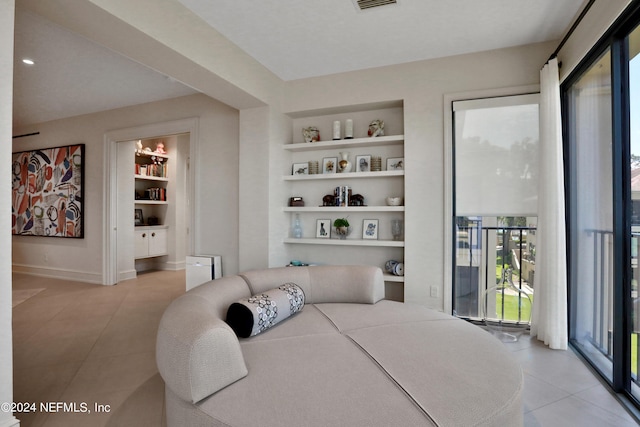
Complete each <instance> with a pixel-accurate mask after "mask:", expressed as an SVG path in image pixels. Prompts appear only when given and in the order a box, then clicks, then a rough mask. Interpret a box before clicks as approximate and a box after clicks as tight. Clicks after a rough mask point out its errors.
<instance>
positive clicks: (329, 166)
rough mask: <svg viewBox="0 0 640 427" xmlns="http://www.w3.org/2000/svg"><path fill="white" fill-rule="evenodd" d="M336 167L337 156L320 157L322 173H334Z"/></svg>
mask: <svg viewBox="0 0 640 427" xmlns="http://www.w3.org/2000/svg"><path fill="white" fill-rule="evenodd" d="M336 169H338V158H337V157H325V158H324V159H322V173H323V174H325V173H336Z"/></svg>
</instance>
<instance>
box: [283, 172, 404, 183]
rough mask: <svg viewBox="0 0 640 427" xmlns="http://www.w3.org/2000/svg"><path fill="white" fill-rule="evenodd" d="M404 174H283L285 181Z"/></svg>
mask: <svg viewBox="0 0 640 427" xmlns="http://www.w3.org/2000/svg"><path fill="white" fill-rule="evenodd" d="M394 176H399V177H402V176H404V170H397V171H379V172H348V173H319V174H313V175H285V176H284V177H283V178H282V179H284V180H285V181H310V180H315V179H318V180H320V179H360V178H389V177H394Z"/></svg>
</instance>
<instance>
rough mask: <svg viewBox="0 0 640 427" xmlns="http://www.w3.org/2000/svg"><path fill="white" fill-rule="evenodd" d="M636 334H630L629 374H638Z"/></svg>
mask: <svg viewBox="0 0 640 427" xmlns="http://www.w3.org/2000/svg"><path fill="white" fill-rule="evenodd" d="M637 368H638V334H631V372H632V373H633V375H637V374H638V369H637Z"/></svg>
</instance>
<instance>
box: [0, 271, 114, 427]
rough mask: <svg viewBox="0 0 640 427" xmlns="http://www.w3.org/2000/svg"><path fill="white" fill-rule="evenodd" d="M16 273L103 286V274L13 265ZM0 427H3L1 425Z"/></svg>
mask: <svg viewBox="0 0 640 427" xmlns="http://www.w3.org/2000/svg"><path fill="white" fill-rule="evenodd" d="M12 270H13V272H14V273H22V274H28V275H31V276H39V277H51V278H54V279H62V280H71V281H73V282H86V283H92V284H97V285H101V284H102V273H89V272H86V271H78V270H67V269H62V268H51V267H42V266H35V265H25V264H13V265H12ZM0 427H3V426H2V425H0Z"/></svg>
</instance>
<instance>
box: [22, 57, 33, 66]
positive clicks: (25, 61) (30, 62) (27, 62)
mask: <svg viewBox="0 0 640 427" xmlns="http://www.w3.org/2000/svg"><path fill="white" fill-rule="evenodd" d="M22 62H24V63H25V64H27V65H33V64H35V62H34V61H33V59H29V58H24V59H23V60H22Z"/></svg>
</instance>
